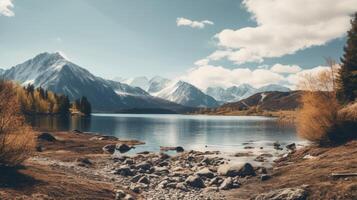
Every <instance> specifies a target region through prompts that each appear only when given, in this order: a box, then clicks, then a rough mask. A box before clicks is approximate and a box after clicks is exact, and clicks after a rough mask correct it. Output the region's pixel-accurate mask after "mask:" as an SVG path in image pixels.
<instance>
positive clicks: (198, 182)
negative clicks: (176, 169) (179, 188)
mask: <svg viewBox="0 0 357 200" xmlns="http://www.w3.org/2000/svg"><path fill="white" fill-rule="evenodd" d="M185 183H186V184H187V185H189V186H191V187H194V188H204V187H205V183H204V182H203V180H202V179H201V178H200V177H199V176H189V177H188V178H187V179H186V181H185Z"/></svg>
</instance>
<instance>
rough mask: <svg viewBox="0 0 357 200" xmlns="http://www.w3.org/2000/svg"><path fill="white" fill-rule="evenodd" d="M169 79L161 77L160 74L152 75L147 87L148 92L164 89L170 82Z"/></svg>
mask: <svg viewBox="0 0 357 200" xmlns="http://www.w3.org/2000/svg"><path fill="white" fill-rule="evenodd" d="M170 82H171V80H169V79H167V78H163V77H161V76H154V77H153V78H152V79H150V81H149V88H148V90H147V91H148V92H149V93H156V92H159V91H160V90H162V89H164V88H165V87H167V86H168V85H169V84H170Z"/></svg>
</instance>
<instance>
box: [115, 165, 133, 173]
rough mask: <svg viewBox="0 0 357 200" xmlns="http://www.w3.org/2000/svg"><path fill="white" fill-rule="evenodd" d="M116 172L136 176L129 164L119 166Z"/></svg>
mask: <svg viewBox="0 0 357 200" xmlns="http://www.w3.org/2000/svg"><path fill="white" fill-rule="evenodd" d="M114 174H119V175H122V176H134V172H133V171H132V170H131V169H130V167H129V166H127V165H123V166H121V167H119V168H118V169H117V170H116V171H115V173H114Z"/></svg>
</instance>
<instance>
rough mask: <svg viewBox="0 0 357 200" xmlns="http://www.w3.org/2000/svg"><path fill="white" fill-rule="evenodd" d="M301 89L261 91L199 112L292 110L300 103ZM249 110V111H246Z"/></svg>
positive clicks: (244, 112) (251, 112)
mask: <svg viewBox="0 0 357 200" xmlns="http://www.w3.org/2000/svg"><path fill="white" fill-rule="evenodd" d="M301 95H302V92H301V91H291V92H277V91H274V92H262V93H257V94H254V95H252V96H250V97H248V98H246V99H243V100H240V101H237V102H233V103H226V104H224V105H222V106H220V107H218V108H216V109H202V110H200V111H199V112H198V113H199V114H222V115H224V114H234V113H236V114H240V115H244V114H255V113H258V112H264V111H265V112H276V111H294V110H295V109H297V108H298V107H299V105H300V103H299V101H300V98H301ZM248 112H249V113H248Z"/></svg>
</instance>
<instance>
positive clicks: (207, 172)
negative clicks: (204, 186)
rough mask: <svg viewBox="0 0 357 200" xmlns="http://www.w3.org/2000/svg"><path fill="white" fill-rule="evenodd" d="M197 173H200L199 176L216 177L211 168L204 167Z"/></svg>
mask: <svg viewBox="0 0 357 200" xmlns="http://www.w3.org/2000/svg"><path fill="white" fill-rule="evenodd" d="M195 174H196V175H198V176H199V177H206V178H213V177H214V174H213V172H211V170H210V169H208V168H203V169H201V170H199V171H198V172H196V173H195Z"/></svg>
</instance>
